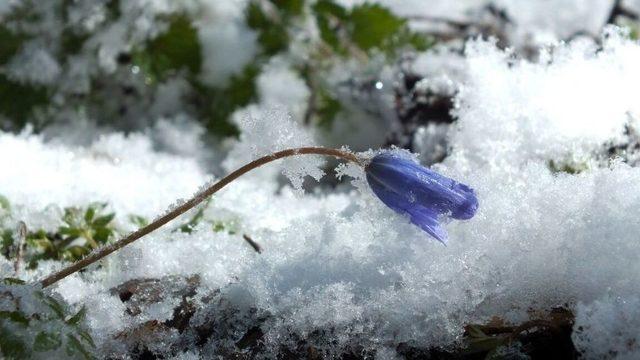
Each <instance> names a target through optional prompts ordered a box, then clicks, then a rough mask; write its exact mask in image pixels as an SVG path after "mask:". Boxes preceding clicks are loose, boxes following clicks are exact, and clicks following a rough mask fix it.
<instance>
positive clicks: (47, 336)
mask: <svg viewBox="0 0 640 360" xmlns="http://www.w3.org/2000/svg"><path fill="white" fill-rule="evenodd" d="M60 345H62V340H61V339H60V334H59V333H49V332H45V331H41V332H39V333H38V335H36V338H35V340H34V341H33V350H35V351H38V352H42V351H51V350H55V349H57V348H59V347H60Z"/></svg>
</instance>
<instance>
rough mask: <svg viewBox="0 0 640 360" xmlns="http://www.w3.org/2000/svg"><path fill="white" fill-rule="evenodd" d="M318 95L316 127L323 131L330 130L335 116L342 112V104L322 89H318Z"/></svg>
mask: <svg viewBox="0 0 640 360" xmlns="http://www.w3.org/2000/svg"><path fill="white" fill-rule="evenodd" d="M318 95H319V96H318V97H319V103H318V109H317V110H316V112H317V114H318V126H320V127H321V128H323V129H325V130H331V128H332V126H333V123H334V120H335V118H336V115H338V113H339V112H340V111H341V110H342V103H341V102H340V101H338V99H336V98H335V97H333V96H331V94H329V93H328V92H327V91H326V90H324V89H320V90H319V91H318Z"/></svg>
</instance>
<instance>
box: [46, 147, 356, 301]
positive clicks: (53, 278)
mask: <svg viewBox="0 0 640 360" xmlns="http://www.w3.org/2000/svg"><path fill="white" fill-rule="evenodd" d="M297 155H325V156H333V157H336V158H339V159H343V160H347V161H351V162H354V163H356V164H358V165H361V166H362V165H363V162H362V160H361V159H359V158H358V157H357V156H356V155H355V154H353V153H350V152H348V151H344V150H338V149H329V148H322V147H301V148H295V149H287V150H282V151H278V152H275V153H273V154H270V155H267V156H263V157H261V158H259V159H256V160H254V161H252V162H250V163H248V164H247V165H244V166H243V167H241V168H239V169H237V170H236V171H234V172H232V173H230V174H229V175H227V176H225V177H224V178H222V179H220V180H219V181H218V182H216V183H215V184H213V185H211V186H209V187H208V188H206V189H205V190H204V191H201V192H198V193H197V194H195V195H194V196H193V197H192V198H191V199H189V200H188V201H186V202H185V203H183V204H182V205H180V206H176V207H175V208H173V209H172V210H170V211H169V212H167V213H166V214H164V215H162V216H160V217H159V218H157V219H156V220H154V221H153V222H151V223H150V224H149V225H147V226H144V227H142V228H140V229H138V230H136V231H134V232H132V233H131V234H129V235H127V236H125V237H123V238H122V239H120V240H118V241H116V242H115V243H113V244H110V245H107V246H104V247H102V248H100V249H98V250H96V251H93V252H92V253H91V254H89V255H88V256H87V257H85V258H83V259H81V260H79V261H77V262H75V263H73V264H71V265H69V266H67V267H65V268H64V269H62V270H60V271H58V272H56V273H54V274H51V275H49V276H47V277H46V278H44V279H42V280H41V281H40V285H42V287H43V288H45V287H47V286H50V285H52V284H55V283H56V282H58V281H60V280H62V279H64V278H65V277H67V276H69V275H71V274H73V273H75V272H77V271H79V270H81V269H83V268H85V267H87V266H89V265H91V264H93V263H95V262H96V261H98V260H100V259H102V258H103V257H105V256H107V255H109V254H111V253H113V252H114V251H117V250H119V249H121V248H123V247H125V246H126V245H129V244H131V243H132V242H134V241H136V240H138V239H140V238H141V237H143V236H145V235H147V234H149V233H151V232H153V231H155V230H157V229H158V228H160V227H161V226H163V225H165V224H166V223H168V222H169V221H171V220H173V219H175V218H176V217H178V216H180V215H181V214H183V213H185V212H186V211H188V210H189V209H191V208H193V207H194V206H196V205H198V204H199V203H201V202H202V201H204V200H205V199H207V198H208V197H209V196H211V195H213V194H215V193H216V192H218V191H219V190H220V189H222V188H223V187H225V186H226V185H228V184H229V183H230V182H232V181H234V180H235V179H237V178H239V177H240V176H242V175H244V174H245V173H247V172H249V171H251V170H253V169H255V168H258V167H260V166H262V165H264V164H267V163H270V162H272V161H275V160H278V159H282V158H285V157H289V156H297Z"/></svg>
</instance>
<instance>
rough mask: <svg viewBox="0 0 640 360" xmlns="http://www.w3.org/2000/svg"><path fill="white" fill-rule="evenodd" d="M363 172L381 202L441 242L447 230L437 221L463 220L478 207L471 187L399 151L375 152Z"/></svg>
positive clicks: (444, 240) (469, 216)
mask: <svg viewBox="0 0 640 360" xmlns="http://www.w3.org/2000/svg"><path fill="white" fill-rule="evenodd" d="M365 173H366V176H367V182H368V183H369V186H370V187H371V189H372V190H373V192H374V193H375V194H376V196H378V197H379V198H380V200H382V202H383V203H385V204H386V205H387V206H388V207H390V208H391V209H393V210H395V211H396V212H398V213H400V214H404V215H407V216H408V217H409V219H410V221H411V222H412V223H414V224H415V225H417V226H419V227H420V228H421V229H423V230H424V231H426V232H428V233H429V234H431V235H432V236H433V237H435V238H436V239H438V240H439V241H441V242H443V243H446V242H447V232H446V230H445V229H444V227H443V226H442V225H441V223H440V221H441V220H443V219H445V218H447V217H450V218H453V219H458V220H467V219H470V218H472V217H473V216H474V215H475V213H476V210H477V209H478V199H477V197H476V195H475V192H474V191H473V189H471V188H470V187H468V186H467V185H464V184H461V183H459V182H457V181H455V180H453V179H450V178H448V177H446V176H443V175H440V174H438V173H437V172H435V171H432V170H429V169H427V168H425V167H423V166H421V165H420V164H418V163H416V162H415V161H413V160H412V159H410V158H408V157H407V156H403V155H402V154H399V153H394V152H383V153H380V154H378V155H376V156H375V157H374V158H373V159H371V162H370V163H369V164H368V165H367V166H366V168H365Z"/></svg>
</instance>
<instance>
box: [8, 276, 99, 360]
mask: <svg viewBox="0 0 640 360" xmlns="http://www.w3.org/2000/svg"><path fill="white" fill-rule="evenodd" d="M20 282H21V281H15V279H10V278H4V279H2V283H3V284H5V285H0V294H1V295H0V297H7V298H9V299H11V301H8V302H6V304H5V305H7V306H10V308H9V310H8V311H1V312H0V357H2V358H12V359H27V358H34V357H37V358H40V357H42V356H43V355H44V354H41V355H36V353H47V354H46V356H47V357H49V358H61V357H64V356H65V355H66V356H69V357H73V358H82V359H93V358H94V356H93V354H92V350H93V349H94V348H95V344H94V341H93V339H92V338H91V335H90V334H89V333H88V331H87V328H86V324H85V315H86V309H85V308H84V307H82V308H81V309H80V310H79V311H78V312H76V313H75V314H74V313H72V312H71V308H70V307H69V306H68V305H67V304H66V303H64V301H62V300H61V299H60V300H59V299H56V298H55V297H53V296H50V295H47V294H45V293H43V292H42V291H41V290H40V289H38V288H37V287H34V286H32V285H28V284H24V283H22V284H20ZM23 303H28V304H29V306H28V307H26V308H29V309H30V310H29V311H30V312H28V313H27V312H25V311H24V310H23V309H24V308H25V307H23V306H21V304H23ZM11 304H13V309H11Z"/></svg>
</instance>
